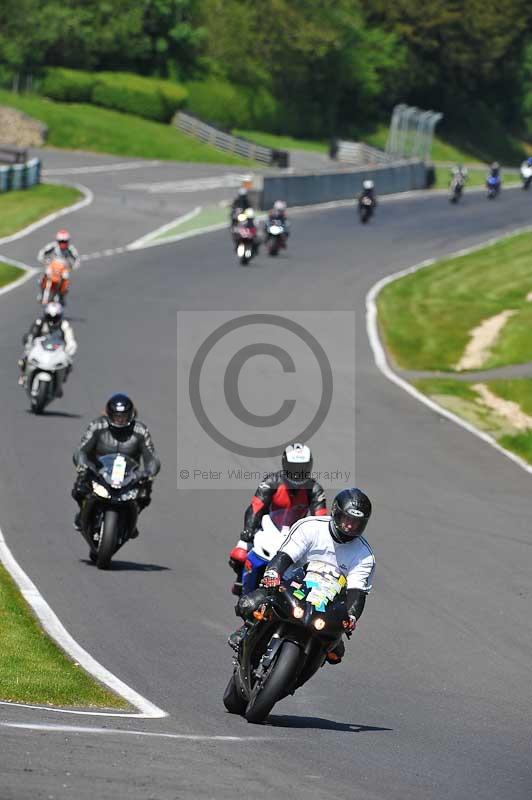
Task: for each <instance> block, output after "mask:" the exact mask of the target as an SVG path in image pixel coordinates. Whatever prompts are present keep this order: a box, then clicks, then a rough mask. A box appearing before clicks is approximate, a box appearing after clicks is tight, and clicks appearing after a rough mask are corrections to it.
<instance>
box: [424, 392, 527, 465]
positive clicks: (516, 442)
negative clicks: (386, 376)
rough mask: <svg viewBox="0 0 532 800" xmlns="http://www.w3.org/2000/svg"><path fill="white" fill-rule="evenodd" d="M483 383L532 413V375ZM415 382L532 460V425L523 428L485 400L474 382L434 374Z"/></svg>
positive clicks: (457, 413)
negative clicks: (473, 386) (474, 386)
mask: <svg viewBox="0 0 532 800" xmlns="http://www.w3.org/2000/svg"><path fill="white" fill-rule="evenodd" d="M483 383H485V385H486V386H487V387H488V389H489V390H490V391H491V392H493V394H495V395H497V396H498V397H500V398H502V399H503V400H507V401H511V402H513V403H516V404H517V406H519V408H520V409H521V411H523V412H524V413H525V414H527V415H528V416H532V379H530V378H516V379H512V380H495V381H483ZM414 385H415V386H416V388H418V389H419V391H421V392H423V394H426V395H427V396H428V397H430V398H431V399H432V400H434V401H435V402H436V403H438V404H439V405H441V406H443V407H444V408H446V409H448V410H449V411H452V412H453V413H454V414H456V415H457V416H459V417H462V418H463V419H465V420H467V421H468V422H470V423H471V424H472V425H474V426H475V427H476V428H478V429H479V430H481V431H484V432H485V433H489V434H491V436H493V437H494V439H495V440H496V441H497V442H498V443H499V444H500V445H501V446H502V447H504V448H506V449H507V450H510V451H511V452H513V453H516V454H517V455H518V456H521V458H523V459H524V460H525V461H528V462H529V463H532V429H530V428H527V429H524V430H523V429H519V428H518V427H517V426H516V425H515V424H512V422H511V420H510V419H508V418H507V417H506V416H503V415H501V414H499V413H497V412H495V411H493V410H492V409H490V408H488V407H487V406H485V405H484V404H482V403H481V402H480V399H479V394H478V393H477V392H475V390H474V389H473V388H472V384H468V383H463V382H462V381H457V380H453V379H447V378H445V379H437V378H433V379H424V380H418V381H415V382H414Z"/></svg>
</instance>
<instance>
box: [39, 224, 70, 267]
mask: <svg viewBox="0 0 532 800" xmlns="http://www.w3.org/2000/svg"><path fill="white" fill-rule="evenodd" d="M53 258H63V259H64V260H65V261H66V262H67V264H68V266H69V267H70V269H77V268H78V267H79V263H80V261H79V253H78V251H77V250H76V248H75V247H74V245H73V244H71V242H70V234H69V232H68V231H67V230H65V228H61V230H60V231H57V234H56V237H55V242H49V243H48V244H45V245H44V247H41V249H40V250H39V254H38V256H37V260H38V261H39V262H40V263H41V264H44V263H45V262H47V261H51V260H52V259H53Z"/></svg>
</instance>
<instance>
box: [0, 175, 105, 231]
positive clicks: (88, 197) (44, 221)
mask: <svg viewBox="0 0 532 800" xmlns="http://www.w3.org/2000/svg"><path fill="white" fill-rule="evenodd" d="M47 182H48V183H53V184H57V183H58V181H47ZM60 185H62V186H71V187H72V188H74V189H78V191H80V192H81V193H82V194H83V195H84V197H83V199H82V200H78V201H77V202H76V203H74V204H73V205H71V206H65V208H60V209H59V210H58V211H54V212H52V213H51V214H48V215H47V216H46V217H42V218H41V219H38V220H37V221H36V222H32V223H31V225H27V226H26V227H25V228H22V230H20V231H17V232H16V233H12V234H11V235H10V236H4V237H2V238H1V239H0V245H2V244H9V242H15V241H17V239H22V237H23V236H27V235H28V234H29V233H33V231H36V230H38V228H42V227H43V226H44V225H48V223H50V222H53V221H54V220H56V219H59V217H63V216H65V214H72V213H73V212H74V211H79V210H80V209H82V208H85V207H86V206H89V205H90V204H91V203H92V201H93V200H94V195H93V193H92V192H91V190H90V189H89V188H87V186H83V185H82V184H81V183H68V184H65V183H61V184H60Z"/></svg>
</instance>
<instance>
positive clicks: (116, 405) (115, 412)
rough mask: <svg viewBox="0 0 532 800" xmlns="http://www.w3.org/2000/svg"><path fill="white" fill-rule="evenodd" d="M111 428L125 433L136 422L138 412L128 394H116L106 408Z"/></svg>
mask: <svg viewBox="0 0 532 800" xmlns="http://www.w3.org/2000/svg"><path fill="white" fill-rule="evenodd" d="M105 413H106V414H107V419H108V420H109V425H110V426H111V428H114V429H116V430H120V431H124V430H126V429H127V428H129V427H131V426H132V425H133V424H134V422H135V417H136V415H137V410H136V408H135V406H134V405H133V403H132V401H131V399H130V398H129V397H128V396H127V394H114V395H113V396H112V397H110V398H109V400H108V401H107V404H106V406H105Z"/></svg>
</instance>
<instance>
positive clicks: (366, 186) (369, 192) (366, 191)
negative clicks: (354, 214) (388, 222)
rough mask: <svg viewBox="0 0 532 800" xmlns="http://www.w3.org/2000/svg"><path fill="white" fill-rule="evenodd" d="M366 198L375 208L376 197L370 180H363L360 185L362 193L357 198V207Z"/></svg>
mask: <svg viewBox="0 0 532 800" xmlns="http://www.w3.org/2000/svg"><path fill="white" fill-rule="evenodd" d="M366 197H368V198H369V199H370V200H371V202H372V203H373V207H374V208H376V207H377V196H376V194H375V184H374V182H373V181H372V180H369V178H368V180H365V181H363V183H362V192H361V193H360V194H359V196H358V205H359V206H362V205H363V203H364V198H366Z"/></svg>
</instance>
